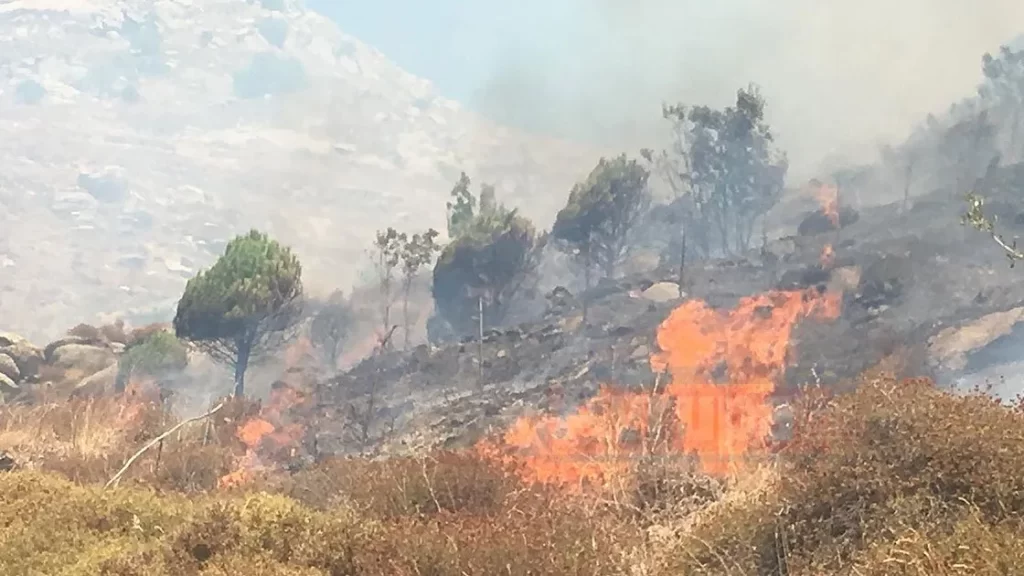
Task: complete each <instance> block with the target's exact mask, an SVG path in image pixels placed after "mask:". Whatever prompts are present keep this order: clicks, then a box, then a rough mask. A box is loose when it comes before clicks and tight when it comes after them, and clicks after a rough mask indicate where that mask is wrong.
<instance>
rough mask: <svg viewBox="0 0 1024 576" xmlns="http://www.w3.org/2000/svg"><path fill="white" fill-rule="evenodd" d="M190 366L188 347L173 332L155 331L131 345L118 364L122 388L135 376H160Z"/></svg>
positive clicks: (118, 374)
mask: <svg viewBox="0 0 1024 576" xmlns="http://www.w3.org/2000/svg"><path fill="white" fill-rule="evenodd" d="M186 366H188V350H187V349H186V348H185V346H184V345H183V344H182V343H181V341H180V340H178V339H177V338H176V337H175V336H174V334H171V333H170V332H164V331H160V332H156V333H154V334H151V335H150V336H149V337H147V338H146V339H145V340H143V341H142V342H139V343H137V344H135V345H134V346H132V347H130V348H128V349H127V350H126V351H125V353H124V354H123V355H121V358H120V359H119V360H118V364H117V384H116V387H117V389H119V390H123V389H124V387H125V385H126V384H127V383H128V382H129V381H130V380H131V378H132V377H133V376H142V377H149V378H155V379H161V378H164V377H166V376H169V375H172V374H174V373H176V372H180V371H182V370H184V369H185V367H186Z"/></svg>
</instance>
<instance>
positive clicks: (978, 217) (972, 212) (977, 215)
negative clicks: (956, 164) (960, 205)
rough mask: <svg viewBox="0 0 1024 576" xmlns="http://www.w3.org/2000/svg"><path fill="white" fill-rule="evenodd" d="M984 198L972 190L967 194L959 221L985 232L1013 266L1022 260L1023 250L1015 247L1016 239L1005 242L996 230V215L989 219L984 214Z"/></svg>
mask: <svg viewBox="0 0 1024 576" xmlns="http://www.w3.org/2000/svg"><path fill="white" fill-rule="evenodd" d="M984 206H985V199H984V198H982V197H981V196H978V195H977V194H974V193H973V192H971V193H968V194H967V212H966V213H965V214H964V215H963V216H962V217H961V218H960V223H961V224H964V225H970V226H971V227H973V228H975V229H977V230H980V231H982V232H987V233H988V234H989V235H990V236H991V237H992V240H993V241H994V242H995V243H996V244H997V245H998V246H999V247H1000V248H1002V249H1003V253H1004V254H1006V257H1007V259H1009V260H1010V268H1013V267H1014V265H1015V264H1016V263H1017V261H1018V260H1024V252H1021V251H1020V250H1018V249H1017V241H1016V240H1012V241H1010V242H1007V241H1006V239H1005V238H1003V236H1002V235H1001V234H999V233H998V232H996V227H995V226H996V217H995V216H993V217H992V218H991V219H990V218H988V217H987V216H985V211H984Z"/></svg>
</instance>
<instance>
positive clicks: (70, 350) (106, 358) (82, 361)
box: [51, 344, 117, 374]
mask: <svg viewBox="0 0 1024 576" xmlns="http://www.w3.org/2000/svg"><path fill="white" fill-rule="evenodd" d="M116 362H117V358H116V357H115V356H114V352H113V351H111V350H110V349H109V348H100V347H99V346H89V345H87V344H65V345H64V346H61V347H60V348H57V349H56V350H55V351H54V353H53V359H52V361H51V364H53V365H54V366H57V367H58V368H63V369H65V370H69V369H72V368H74V369H77V370H81V371H83V372H85V373H87V374H95V373H96V372H99V371H100V370H103V369H104V368H107V367H108V366H110V365H111V364H115V363H116Z"/></svg>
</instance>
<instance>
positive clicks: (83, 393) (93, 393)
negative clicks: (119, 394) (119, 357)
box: [71, 363, 117, 398]
mask: <svg viewBox="0 0 1024 576" xmlns="http://www.w3.org/2000/svg"><path fill="white" fill-rule="evenodd" d="M116 380H117V363H114V364H111V365H110V366H107V367H106V368H104V369H103V370H100V371H99V372H96V373H95V374H93V375H91V376H89V377H87V378H85V379H83V380H82V381H81V382H79V383H78V384H77V385H76V386H75V389H74V390H72V392H71V395H72V396H75V397H79V398H82V397H86V398H93V397H99V396H107V395H110V394H113V392H114V383H115V382H116Z"/></svg>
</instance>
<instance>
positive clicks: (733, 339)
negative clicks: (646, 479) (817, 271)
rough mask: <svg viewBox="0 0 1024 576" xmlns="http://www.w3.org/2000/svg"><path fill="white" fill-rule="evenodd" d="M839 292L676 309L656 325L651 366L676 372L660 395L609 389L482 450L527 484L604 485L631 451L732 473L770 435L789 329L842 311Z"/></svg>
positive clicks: (530, 420)
mask: <svg viewBox="0 0 1024 576" xmlns="http://www.w3.org/2000/svg"><path fill="white" fill-rule="evenodd" d="M839 296H840V295H839V294H830V293H825V294H822V293H820V292H819V291H817V290H815V289H809V290H804V291H787V292H769V293H766V294H763V295H758V296H752V297H748V298H744V299H743V300H741V301H740V302H739V304H738V305H737V307H736V308H735V309H734V310H731V311H719V310H714V309H712V308H710V307H709V306H708V305H707V304H706V303H704V302H702V301H699V300H692V301H689V302H686V303H684V304H682V305H681V306H679V307H678V308H676V309H675V310H674V311H673V312H672V314H671V315H669V317H668V318H667V319H666V320H665V321H664V322H663V323H662V324H661V326H660V327H659V329H658V334H657V341H658V345H659V347H660V348H661V350H662V352H660V353H657V354H654V355H652V357H651V366H652V368H654V370H655V371H656V372H658V373H665V372H667V373H668V374H670V375H671V383H670V384H668V385H667V386H666V387H665V388H664V389H663V390H660V391H655V392H653V393H636V392H626V391H618V392H616V391H613V390H611V389H610V388H607V387H606V388H602V390H601V391H600V393H599V394H598V396H597V397H596V398H594V399H592V400H591V401H590V402H588V403H587V404H586V405H585V406H583V407H582V408H580V409H579V411H578V412H577V413H575V414H572V415H569V416H566V417H563V418H559V417H553V416H543V417H537V416H531V417H524V418H520V419H519V420H518V421H516V422H515V423H514V424H513V425H512V426H511V427H510V428H509V429H508V430H507V431H506V433H505V434H504V436H503V438H502V442H501V444H500V445H499V444H498V443H494V442H490V441H485V442H482V443H481V444H479V445H478V446H477V449H478V450H479V451H480V452H481V453H482V454H484V455H488V456H499V457H503V458H507V459H510V460H512V461H515V462H517V463H518V464H520V469H521V470H522V473H523V475H524V479H525V480H527V481H534V482H544V483H553V484H562V485H565V486H567V487H570V488H580V487H583V486H585V485H597V486H600V485H602V484H604V483H607V482H608V481H610V480H612V479H613V478H615V477H616V476H621V475H622V474H623V473H624V472H626V471H627V470H628V469H629V468H630V462H629V460H630V457H636V456H642V455H648V454H653V453H665V452H668V453H675V454H678V455H685V456H696V457H697V459H698V461H699V463H700V466H701V468H702V470H703V471H704V472H705V473H708V474H725V473H728V472H729V471H731V470H732V469H733V466H734V465H735V464H736V463H737V462H738V460H740V459H741V458H742V457H744V456H747V455H748V454H749V453H750V452H751V451H752V450H756V449H759V448H762V449H763V448H764V447H766V445H767V441H768V438H769V436H770V433H771V425H772V412H773V409H772V407H771V406H770V404H769V401H768V400H769V396H770V395H771V394H772V393H773V392H774V390H775V382H776V380H777V379H778V377H779V376H781V375H782V374H783V372H784V370H785V365H786V361H787V354H788V352H789V344H790V335H791V332H792V328H793V326H794V324H795V323H796V322H797V321H798V320H800V319H801V318H805V317H809V316H812V315H813V316H818V317H823V318H835V317H837V316H838V315H839V308H840V298H839Z"/></svg>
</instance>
